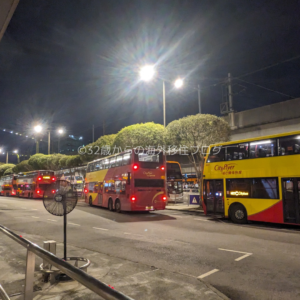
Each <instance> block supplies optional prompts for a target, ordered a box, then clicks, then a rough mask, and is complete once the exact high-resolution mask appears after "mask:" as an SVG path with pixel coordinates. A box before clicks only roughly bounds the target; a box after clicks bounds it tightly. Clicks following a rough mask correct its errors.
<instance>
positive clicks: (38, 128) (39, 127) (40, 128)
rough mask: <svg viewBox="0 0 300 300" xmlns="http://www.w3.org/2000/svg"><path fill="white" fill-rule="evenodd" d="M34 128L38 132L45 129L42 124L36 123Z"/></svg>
mask: <svg viewBox="0 0 300 300" xmlns="http://www.w3.org/2000/svg"><path fill="white" fill-rule="evenodd" d="M33 129H34V131H35V132H36V133H40V132H41V131H42V130H43V127H42V126H41V125H36V126H34V128H33Z"/></svg>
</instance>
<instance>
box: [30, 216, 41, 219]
mask: <svg viewBox="0 0 300 300" xmlns="http://www.w3.org/2000/svg"><path fill="white" fill-rule="evenodd" d="M31 218H35V219H39V218H40V217H35V216H31Z"/></svg>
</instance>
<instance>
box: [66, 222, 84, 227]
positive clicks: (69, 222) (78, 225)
mask: <svg viewBox="0 0 300 300" xmlns="http://www.w3.org/2000/svg"><path fill="white" fill-rule="evenodd" d="M68 224H70V225H74V226H81V225H80V224H75V223H70V222H69V223H68Z"/></svg>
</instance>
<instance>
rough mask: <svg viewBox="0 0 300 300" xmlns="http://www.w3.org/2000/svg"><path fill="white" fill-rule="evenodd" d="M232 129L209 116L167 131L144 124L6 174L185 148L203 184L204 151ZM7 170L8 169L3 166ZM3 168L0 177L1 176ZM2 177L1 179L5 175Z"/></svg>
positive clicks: (37, 157) (179, 122)
mask: <svg viewBox="0 0 300 300" xmlns="http://www.w3.org/2000/svg"><path fill="white" fill-rule="evenodd" d="M229 135H230V129H229V126H228V124H227V122H226V121H224V120H223V119H221V118H219V117H217V116H214V115H208V114H197V115H192V116H187V117H184V118H182V119H179V120H175V121H173V122H171V123H169V124H168V126H167V127H166V128H164V127H163V126H162V125H160V124H155V123H153V122H150V123H142V124H135V125H130V126H127V127H125V128H123V129H121V130H120V131H119V132H118V133H117V134H111V135H105V136H102V137H100V138H99V139H98V140H96V141H95V142H94V143H91V144H89V145H87V146H85V151H83V152H82V153H83V154H81V155H72V156H67V155H62V154H52V155H44V154H35V155H33V156H31V157H30V159H29V160H25V161H22V162H21V163H19V164H17V165H16V166H14V165H10V167H5V170H4V169H3V170H4V172H3V174H4V173H5V174H8V173H9V172H11V173H12V172H14V173H19V172H26V171H30V170H37V169H40V170H41V169H46V170H47V169H49V170H58V169H61V168H69V167H76V166H79V165H81V164H83V163H86V162H88V161H91V160H94V159H96V158H99V157H101V156H106V155H108V153H105V152H103V151H102V150H103V148H104V147H107V148H110V149H114V148H118V149H120V148H121V149H122V150H124V149H126V148H127V149H128V148H134V147H138V146H140V147H144V148H146V147H148V146H153V147H156V148H157V147H164V148H165V149H168V148H169V147H174V148H175V147H176V148H177V149H178V148H181V147H185V150H186V154H187V155H188V157H189V159H190V161H191V163H192V164H193V165H194V168H195V171H196V173H197V175H198V178H200V179H201V180H202V170H203V162H204V153H203V151H202V149H205V147H206V146H209V145H211V144H214V143H218V142H225V141H227V140H228V139H229ZM4 166H8V165H4ZM1 167H2V168H3V166H0V176H1V172H2V171H1V170H2V169H1ZM3 174H2V175H3Z"/></svg>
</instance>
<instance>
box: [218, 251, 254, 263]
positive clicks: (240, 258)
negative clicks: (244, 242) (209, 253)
mask: <svg viewBox="0 0 300 300" xmlns="http://www.w3.org/2000/svg"><path fill="white" fill-rule="evenodd" d="M219 250H221V251H228V252H234V253H242V254H245V255H243V256H240V257H238V258H236V259H235V261H240V260H242V259H244V258H246V257H248V256H250V255H252V254H253V253H249V252H243V251H236V250H230V249H223V248H219Z"/></svg>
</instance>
